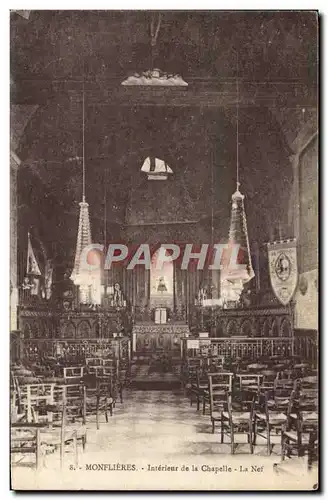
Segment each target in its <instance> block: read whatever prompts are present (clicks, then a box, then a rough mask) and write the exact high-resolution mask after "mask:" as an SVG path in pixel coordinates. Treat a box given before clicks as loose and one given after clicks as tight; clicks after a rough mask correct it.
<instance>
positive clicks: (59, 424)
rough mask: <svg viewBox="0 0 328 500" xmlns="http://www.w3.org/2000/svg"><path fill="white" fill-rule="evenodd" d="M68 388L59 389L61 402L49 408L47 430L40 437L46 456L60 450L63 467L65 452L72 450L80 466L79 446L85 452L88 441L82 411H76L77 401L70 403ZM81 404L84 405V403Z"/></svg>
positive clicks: (75, 462) (75, 461)
mask: <svg viewBox="0 0 328 500" xmlns="http://www.w3.org/2000/svg"><path fill="white" fill-rule="evenodd" d="M67 387H68V386H61V387H58V388H57V391H58V393H57V394H58V396H59V400H60V401H58V402H57V403H56V404H54V405H51V406H50V407H49V408H48V421H47V429H46V430H42V432H41V435H40V443H41V447H42V448H43V449H44V452H45V455H47V454H48V453H53V452H54V451H57V450H59V453H60V466H61V467H62V466H63V464H64V456H65V452H66V451H71V450H72V451H73V454H74V464H75V466H78V446H79V445H80V446H81V447H82V450H83V451H84V450H85V446H86V441H87V431H86V427H85V425H84V422H83V415H82V414H81V412H80V411H78V412H77V411H76V406H77V405H76V399H74V403H72V402H71V401H70V396H69V395H67V394H68V392H67ZM81 404H82V405H83V401H81ZM77 417H78V418H79V419H80V420H82V422H81V423H80V422H78V421H77V420H76V418H77Z"/></svg>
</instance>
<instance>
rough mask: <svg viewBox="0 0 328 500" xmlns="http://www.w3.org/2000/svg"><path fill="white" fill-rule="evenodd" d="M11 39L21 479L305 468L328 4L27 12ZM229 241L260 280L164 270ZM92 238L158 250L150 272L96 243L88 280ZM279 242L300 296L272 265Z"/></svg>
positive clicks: (313, 426) (309, 453)
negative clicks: (70, 471) (321, 65)
mask: <svg viewBox="0 0 328 500" xmlns="http://www.w3.org/2000/svg"><path fill="white" fill-rule="evenodd" d="M10 36H11V69H10V71H11V80H10V99H11V105H10V112H11V117H10V133H11V137H10V200H11V210H10V305H11V310H10V356H11V382H10V383H11V433H12V448H11V460H12V465H14V464H15V465H17V467H15V470H19V469H21V466H22V465H29V467H28V468H27V469H28V470H30V471H35V470H36V471H39V470H40V469H41V470H42V469H43V468H44V467H45V468H47V467H51V468H53V467H59V468H60V467H61V468H63V467H67V464H75V465H74V467H77V468H78V467H80V464H85V463H117V462H119V463H120V464H137V465H136V467H139V468H141V465H140V464H142V463H143V460H145V462H144V463H145V465H144V466H142V468H143V467H144V469H145V473H146V472H147V467H148V464H150V465H151V466H157V465H159V464H166V465H168V466H169V465H170V463H172V464H174V463H175V462H178V461H179V463H183V460H185V457H189V458H190V457H191V456H192V457H193V460H194V463H195V464H199V468H201V467H202V465H201V464H212V463H215V464H217V465H218V466H221V465H222V464H223V463H230V464H232V466H233V465H234V464H240V463H244V462H243V460H245V463H246V462H248V463H250V461H251V463H252V464H254V466H256V467H257V466H258V467H261V466H262V465H263V464H264V468H265V469H266V470H267V471H269V470H270V474H271V472H274V474H275V475H273V476H272V481H278V479H279V477H280V476H279V474H283V473H284V474H286V477H287V479H286V481H288V480H292V479H290V478H293V477H295V475H296V476H297V475H299V474H300V471H301V475H302V478H303V479H304V481H306V480H307V479H306V478H307V477H308V475H311V474H312V473H313V471H314V470H315V468H316V462H317V456H318V436H317V426H318V407H317V406H318V390H317V387H318V373H317V369H318V249H317V247H318V220H317V216H318V113H317V105H318V90H317V84H318V16H317V13H315V12H309V11H299V12H298V11H271V12H269V11H264V12H260V11H247V12H245V11H244V12H243V11H212V12H210V11H207V12H205V11H154V12H150V11H92V10H89V11H83V10H81V11H69V10H67V11H51V10H40V11H38V10H31V11H18V10H17V11H12V12H11V15H10ZM231 242H233V243H238V244H239V243H240V245H241V248H242V249H243V251H244V253H243V258H244V261H243V265H244V271H245V273H244V275H243V276H237V277H236V276H234V275H229V273H228V275H227V276H226V277H225V276H224V271H221V270H214V271H213V270H211V268H210V266H209V263H208V262H207V261H206V263H205V265H204V268H202V269H199V268H198V267H197V259H194V260H193V261H192V262H191V265H190V266H189V267H188V268H187V269H183V268H182V267H181V259H180V260H179V259H176V260H174V261H172V262H171V263H167V265H166V266H164V268H163V270H160V271H159V270H158V269H157V268H156V265H155V262H156V258H157V256H158V251H159V248H160V247H161V245H163V244H167V245H172V244H175V245H178V246H179V247H180V248H181V249H182V250H184V249H185V248H186V245H188V244H192V245H193V247H192V248H193V251H194V252H196V251H198V252H199V251H200V248H201V245H204V244H207V245H214V244H218V243H220V244H229V243H231ZM91 243H93V244H99V245H104V248H105V249H107V248H108V246H109V245H111V244H121V245H126V246H127V247H128V249H129V258H130V257H132V256H133V254H134V253H135V252H136V251H137V249H138V247H139V246H140V245H144V244H146V245H149V247H150V249H151V263H150V266H149V268H147V267H146V266H145V265H142V264H140V263H139V264H138V265H136V266H135V267H133V268H132V269H128V265H127V264H128V262H127V260H125V261H124V263H123V262H122V261H119V262H116V263H113V265H112V266H111V267H110V268H109V269H105V266H104V258H103V259H101V258H99V254H97V253H95V255H96V261H97V262H98V268H97V270H96V271H95V272H94V274H93V275H92V278H90V275H88V274H87V273H85V274H84V273H83V269H82V267H81V253H82V251H83V248H84V247H85V245H87V244H91ZM281 249H284V252H285V253H283V255H284V256H285V257H286V256H287V257H286V259H287V261H288V262H287V263H288V266H289V267H288V277H286V283H291V284H290V285H289V286H290V289H288V290H287V285H286V287H285V288H282V289H281V288H279V287H278V285H279V286H280V285H281V282H282V281H284V279H285V278H284V275H283V274H280V275H279V273H277V276H278V278H279V276H280V278H281V279H280V281H279V279H277V278H273V277H272V274H274V272H275V268H274V266H273V267H272V259H273V258H274V257H272V258H271V255H275V254H274V252H279V251H281ZM270 252H271V253H270ZM288 252H289V253H288ZM116 255H117V254H116ZM97 256H98V257H97ZM97 259H98V260H97ZM195 262H196V264H195ZM270 266H271V267H270ZM286 273H287V271H286ZM286 276H287V274H286ZM293 280H294V281H293ZM277 281H278V282H279V283H278V285H277V286H276V288H275V284H276V283H277ZM281 290H282V292H281ZM280 293H282V294H285V295H279V294H280ZM63 415H65V418H64V416H63ZM50 424H51V425H50ZM56 425H57V427H56ZM72 428H74V429H75V430H74V433H73V432H72ZM58 429H59V430H60V429H61V433H60V432H59V431H58ZM27 432H28V433H30V435H31V437H30V439H31V441H30V442H29V445H28V446H26V433H27ZM24 433H25V434H24ZM58 436H59V437H58ZM24 440H25V441H24ZM31 443H32V444H31ZM17 457H18V460H17ZM146 457H151V459H150V458H148V462H147V460H146ZM236 457H238V458H236ZM138 464H139V465H138ZM236 466H237V465H236ZM203 467H204V465H203ZM205 467H206V466H205ZM208 467H209V466H208ZM238 467H239V465H238ZM31 473H34V472H31ZM90 474H96V472H95V471H94V472H92V473H91V472H90ZM131 474H132V475H131V478H132V479H131V481H135V483H133V484H135V485H138V477H137V476H135V475H134V472H133V471H132V472H131ZM156 474H157V472H156ZM158 474H159V476H158V480H159V481H163V478H164V476H163V474H166V472H165V471H164V472H158ZM161 474H162V475H161ZM203 474H205V478H208V481H209V484H210V482H211V481H212V483H211V484H216V487H217V488H218V487H219V486H218V483H213V481H214V479H213V477H214V478H215V480H216V479H218V477H219V476H218V475H216V474H214V475H213V472H211V471H209V470H208V471H207V470H206V468H205V469H204V472H203ZM303 474H304V475H303ZM90 477H91V476H90ZM95 477H96V478H97V479H96V481H97V482H98V481H99V485H101V483H102V481H105V477H104V473H103V475H101V476H99V475H97V476H95ZM140 477H141V476H140ZM165 477H166V476H165ZM170 477H171V476H170ZM202 477H204V476H202ZM270 478H271V476H270ZM277 478H278V479H277ZM47 479H48V477H47ZM303 479H302V480H303ZM57 480H58V481H59V479H58V478H57ZM83 480H84V479H83V478H82V479H81V481H83ZM85 480H86V479H85ZM170 480H171V479H170ZM202 480H203V479H202ZM218 480H219V479H218ZM226 480H227V481H228V479H226V476H224V477H223V476H221V478H220V481H221V483H220V484H221V485H222V484H224V481H226ZM249 480H251V478H250V479H249ZM302 480H300V482H301V483H302ZM17 481H19V477H18V476H17ZM113 481H114V482H115V481H117V484H116V483H115V485H114V486H115V487H117V488H119V487H120V486H121V485H120V484H119V477H117V476H115V480H114V479H113ZM174 481H176V483H174V484H175V486H176V487H177V488H178V487H183V486H184V487H186V485H183V477H181V476H180V475H179V476H178V475H176V479H175V480H174ZM179 481H182V483H181V484H180V483H179ZM185 481H186V479H185ZM245 481H246V479H245ZM314 483H315V481H314ZM97 484H98V483H97ZM272 484H273V483H272ZM302 484H303V483H302ZM99 487H100V486H99ZM220 487H221V486H220ZM245 488H246V486H245Z"/></svg>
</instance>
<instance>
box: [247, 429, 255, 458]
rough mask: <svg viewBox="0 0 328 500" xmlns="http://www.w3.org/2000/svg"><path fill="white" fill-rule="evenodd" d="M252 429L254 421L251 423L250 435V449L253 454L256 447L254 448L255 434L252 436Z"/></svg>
mask: <svg viewBox="0 0 328 500" xmlns="http://www.w3.org/2000/svg"><path fill="white" fill-rule="evenodd" d="M252 430H253V422H250V423H249V431H248V432H249V435H248V440H249V449H250V452H251V453H252V454H253V451H254V448H253V436H252V434H253V433H252Z"/></svg>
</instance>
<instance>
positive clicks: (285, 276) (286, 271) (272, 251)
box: [268, 240, 298, 306]
mask: <svg viewBox="0 0 328 500" xmlns="http://www.w3.org/2000/svg"><path fill="white" fill-rule="evenodd" d="M268 259H269V271H270V280H271V286H272V289H273V291H274V294H275V296H276V297H277V299H278V300H279V301H280V302H281V303H282V304H283V305H284V306H286V305H287V304H288V303H289V302H290V301H291V299H292V297H293V295H294V293H295V290H296V285H297V278H298V271H297V248H296V240H286V241H278V242H274V243H268Z"/></svg>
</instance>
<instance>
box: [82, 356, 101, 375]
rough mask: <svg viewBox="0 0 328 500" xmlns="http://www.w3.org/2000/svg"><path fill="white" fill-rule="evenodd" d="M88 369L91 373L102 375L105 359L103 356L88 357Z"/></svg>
mask: <svg viewBox="0 0 328 500" xmlns="http://www.w3.org/2000/svg"><path fill="white" fill-rule="evenodd" d="M85 364H86V371H87V373H88V374H90V375H96V376H100V375H101V374H102V369H103V360H102V359H101V358H86V360H85Z"/></svg>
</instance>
